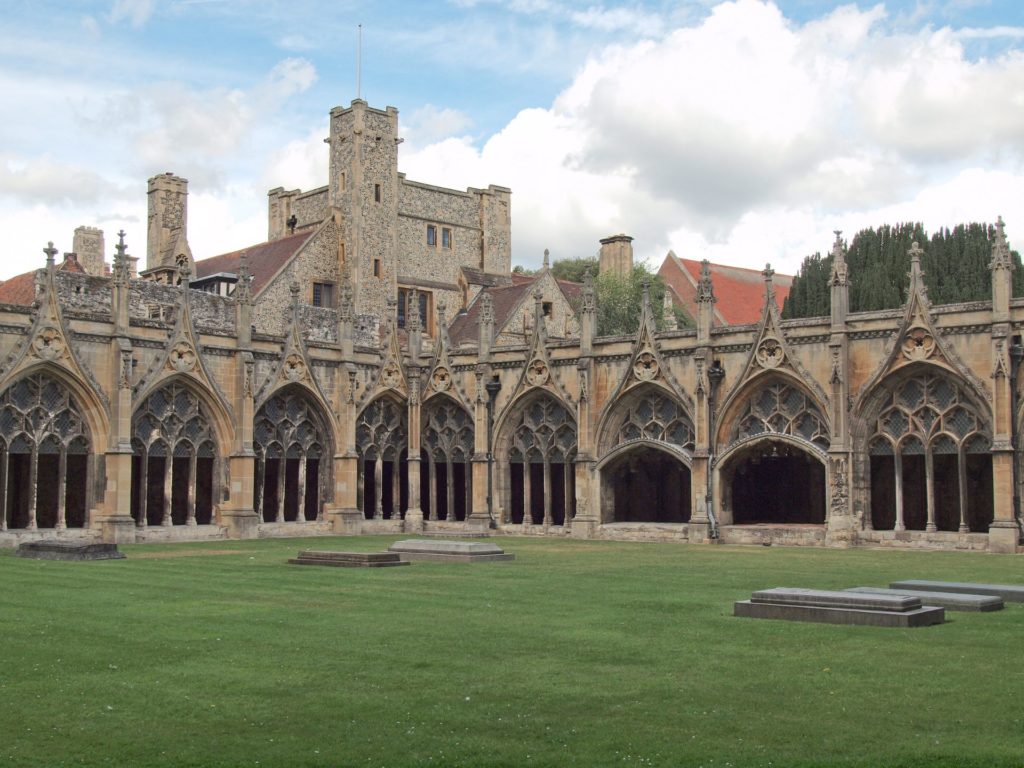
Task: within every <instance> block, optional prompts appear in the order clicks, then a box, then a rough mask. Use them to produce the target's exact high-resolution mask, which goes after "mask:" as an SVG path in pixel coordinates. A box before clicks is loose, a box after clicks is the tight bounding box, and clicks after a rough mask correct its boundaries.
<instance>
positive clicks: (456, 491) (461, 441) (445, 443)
mask: <svg viewBox="0 0 1024 768" xmlns="http://www.w3.org/2000/svg"><path fill="white" fill-rule="evenodd" d="M421 422H422V427H421V432H420V435H421V438H420V439H421V451H420V455H421V464H420V466H421V467H422V466H425V467H426V468H427V471H426V472H425V473H421V476H420V486H421V487H420V491H421V492H420V499H421V500H422V502H423V515H424V518H425V519H426V520H441V519H444V520H448V521H449V522H454V521H456V520H465V519H466V518H467V517H468V516H469V514H470V513H471V512H472V507H473V483H472V471H471V461H472V459H473V450H474V424H473V416H472V415H471V414H470V413H469V412H468V411H467V410H466V409H465V408H464V407H463V406H462V405H461V404H460V403H459V402H458V401H456V400H455V398H453V397H451V396H450V395H448V394H438V395H434V396H432V397H430V398H428V399H427V400H426V401H424V403H423V407H422V411H421Z"/></svg>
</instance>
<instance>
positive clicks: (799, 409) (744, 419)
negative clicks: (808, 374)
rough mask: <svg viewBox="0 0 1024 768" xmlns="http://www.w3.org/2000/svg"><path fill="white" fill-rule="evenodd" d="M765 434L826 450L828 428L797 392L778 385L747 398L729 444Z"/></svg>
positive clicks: (801, 393) (816, 411)
mask: <svg viewBox="0 0 1024 768" xmlns="http://www.w3.org/2000/svg"><path fill="white" fill-rule="evenodd" d="M766 432H774V433H776V434H780V435H792V436H793V437H799V438H802V439H803V440H806V441H807V442H809V443H814V444H815V445H817V446H818V447H819V448H821V449H823V450H828V446H829V435H828V428H827V427H826V426H825V418H824V416H822V413H821V411H820V410H819V409H818V407H817V406H816V405H815V404H814V402H813V401H812V400H811V399H810V398H809V397H808V396H807V395H806V394H804V393H803V392H802V391H801V390H800V389H798V388H797V387H795V386H792V385H790V384H787V383H784V382H781V381H775V382H772V383H770V384H766V385H765V386H763V387H761V389H759V390H758V391H757V392H755V393H754V394H753V395H752V396H751V397H750V399H749V400H748V401H747V404H746V406H745V407H744V410H743V412H742V414H741V415H740V417H739V419H738V420H737V421H736V425H735V426H734V427H733V430H732V435H731V440H730V442H734V441H736V440H741V439H743V438H746V437H752V436H754V435H760V434H764V433H766Z"/></svg>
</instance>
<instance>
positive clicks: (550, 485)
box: [509, 396, 576, 525]
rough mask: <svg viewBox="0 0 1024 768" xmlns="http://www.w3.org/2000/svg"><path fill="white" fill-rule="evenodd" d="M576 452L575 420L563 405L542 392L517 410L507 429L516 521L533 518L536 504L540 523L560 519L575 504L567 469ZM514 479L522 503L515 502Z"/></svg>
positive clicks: (562, 520)
mask: <svg viewBox="0 0 1024 768" xmlns="http://www.w3.org/2000/svg"><path fill="white" fill-rule="evenodd" d="M575 458H576V422H575V421H574V419H573V418H572V416H571V415H570V414H569V411H568V410H566V408H565V406H563V405H562V404H561V403H559V402H558V401H556V400H555V399H554V398H551V397H548V396H543V397H540V398H537V399H536V400H534V401H533V402H532V403H530V404H529V405H528V406H527V407H526V408H524V409H523V410H522V412H521V413H520V414H519V416H518V421H517V422H516V423H515V426H514V427H513V431H512V444H511V448H510V451H509V461H510V462H511V466H512V468H513V469H512V485H513V486H514V487H516V493H515V494H513V499H512V503H511V505H510V507H511V513H512V517H513V518H515V517H516V516H517V512H518V511H519V509H521V510H522V513H521V514H522V522H523V523H524V524H526V525H532V524H533V523H534V522H536V519H535V515H536V511H537V509H536V508H537V507H542V508H543V518H542V522H543V524H544V525H558V524H560V523H561V524H565V523H566V522H568V520H570V519H571V517H572V513H573V509H574V507H575V494H574V492H573V486H574V481H575V476H574V474H573V472H572V467H573V464H572V462H573V459H575ZM517 479H518V480H519V483H521V487H522V503H521V505H520V504H517V503H516V498H517V497H518V488H519V483H517V482H516V480H517Z"/></svg>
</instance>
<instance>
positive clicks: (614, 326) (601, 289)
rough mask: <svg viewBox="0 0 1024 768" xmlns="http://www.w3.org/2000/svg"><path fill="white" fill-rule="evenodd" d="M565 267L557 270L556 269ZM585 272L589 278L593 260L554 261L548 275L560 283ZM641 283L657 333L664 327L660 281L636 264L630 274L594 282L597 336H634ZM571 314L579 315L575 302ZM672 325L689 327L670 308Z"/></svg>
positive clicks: (608, 275) (601, 276)
mask: <svg viewBox="0 0 1024 768" xmlns="http://www.w3.org/2000/svg"><path fill="white" fill-rule="evenodd" d="M561 264H565V265H566V266H565V267H562V268H561V269H559V265H561ZM588 268H591V269H592V272H591V274H593V272H596V271H597V260H596V259H567V260H565V261H556V262H555V263H554V264H553V265H552V267H551V272H552V274H554V275H555V277H557V278H558V279H560V280H565V279H569V278H566V277H562V275H573V276H575V275H576V274H579V280H578V281H574V282H583V276H584V274H585V272H586V271H587V269H588ZM644 281H646V282H647V283H648V290H649V291H650V297H651V312H652V314H653V315H654V322H655V326H656V327H657V328H658V329H659V330H660V329H664V327H665V317H664V315H665V291H666V290H667V286H666V284H665V280H664V278H662V277H661V276H660V275H656V274H654V273H653V272H651V270H650V268H648V267H647V265H646V264H638V265H636V266H635V267H633V270H632V272H630V273H629V274H626V275H619V274H617V273H615V272H603V273H601V274H599V275H597V277H595V278H594V297H595V300H596V304H597V335H598V336H621V335H624V334H630V333H636V331H637V329H638V328H639V327H640V312H641V309H642V307H643V294H644V288H643V286H644ZM574 304H575V306H574V307H573V310H574V311H575V312H576V313H577V314H579V312H580V306H579V301H578V300H577V301H576V302H574ZM673 313H674V314H675V317H676V323H677V325H678V326H679V327H680V328H685V327H688V326H692V325H693V321H692V320H691V319H690V318H689V317H688V316H687V315H686V313H685V312H683V311H682V310H681V309H679V308H678V307H674V308H673Z"/></svg>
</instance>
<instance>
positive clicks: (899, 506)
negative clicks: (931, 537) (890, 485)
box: [893, 450, 907, 531]
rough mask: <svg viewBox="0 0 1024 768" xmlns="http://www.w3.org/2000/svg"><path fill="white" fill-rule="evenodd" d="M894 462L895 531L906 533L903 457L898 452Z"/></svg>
mask: <svg viewBox="0 0 1024 768" xmlns="http://www.w3.org/2000/svg"><path fill="white" fill-rule="evenodd" d="M893 461H894V462H895V467H896V469H895V474H896V523H895V525H894V526H893V529H894V530H897V531H905V530H907V526H906V525H905V524H904V522H903V456H902V455H900V452H899V451H898V450H897V451H896V452H895V453H894V454H893Z"/></svg>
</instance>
